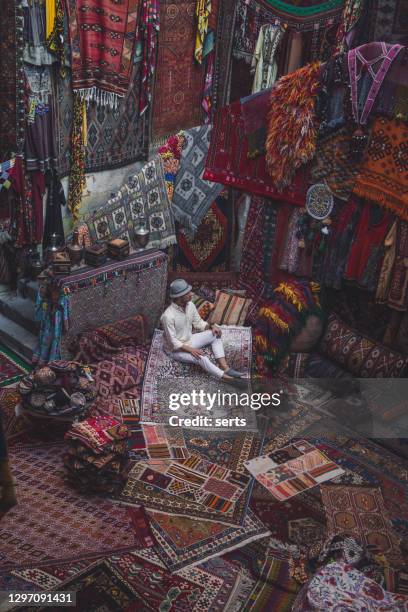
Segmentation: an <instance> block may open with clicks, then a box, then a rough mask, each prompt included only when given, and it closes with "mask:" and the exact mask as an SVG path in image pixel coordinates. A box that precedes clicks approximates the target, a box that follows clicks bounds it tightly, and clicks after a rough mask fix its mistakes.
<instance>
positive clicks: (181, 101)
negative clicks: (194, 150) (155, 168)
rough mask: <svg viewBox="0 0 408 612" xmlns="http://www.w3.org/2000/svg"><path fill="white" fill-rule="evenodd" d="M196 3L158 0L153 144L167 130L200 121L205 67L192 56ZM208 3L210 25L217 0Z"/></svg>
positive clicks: (158, 141)
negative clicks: (159, 1)
mask: <svg viewBox="0 0 408 612" xmlns="http://www.w3.org/2000/svg"><path fill="white" fill-rule="evenodd" d="M196 4H197V2H196V0H179V1H178V2H175V1H174V0H161V3H160V32H159V46H158V48H159V51H158V58H157V69H156V86H155V92H154V103H153V118H152V135H153V138H152V140H153V144H154V145H155V144H162V143H163V142H164V141H165V139H166V137H167V136H169V135H170V134H176V133H177V132H178V131H179V130H181V129H187V128H190V127H194V126H196V125H200V124H201V123H202V121H201V119H202V116H203V109H202V107H201V99H202V95H203V86H204V77H205V67H204V64H203V65H202V66H199V65H198V64H197V63H196V62H195V60H194V45H195V38H196V31H197V18H196V15H195V8H196ZM211 4H212V9H211V15H210V28H211V27H212V28H214V24H215V23H216V17H217V13H218V0H213V1H212V3H211Z"/></svg>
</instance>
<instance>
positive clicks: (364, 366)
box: [319, 314, 408, 378]
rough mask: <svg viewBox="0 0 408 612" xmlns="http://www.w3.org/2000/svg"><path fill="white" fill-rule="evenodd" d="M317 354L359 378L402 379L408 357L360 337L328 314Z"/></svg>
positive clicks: (358, 333) (342, 322)
mask: <svg viewBox="0 0 408 612" xmlns="http://www.w3.org/2000/svg"><path fill="white" fill-rule="evenodd" d="M319 351H320V352H321V353H322V354H323V355H324V356H326V357H328V358H329V359H331V360H333V361H334V362H335V363H337V364H338V365H340V366H341V367H343V368H345V369H346V370H348V371H349V372H351V373H352V374H354V376H356V377H358V378H401V377H403V376H404V375H405V372H406V370H407V366H408V357H405V356H404V355H401V353H397V352H396V351H392V350H391V349H389V348H387V347H386V346H383V345H382V344H379V343H378V342H375V341H374V340H371V339H370V338H367V337H366V336H363V335H362V334H360V332H358V331H356V330H355V329H353V328H352V327H350V326H349V325H348V324H347V323H345V322H344V321H342V319H340V318H339V317H338V316H337V315H336V314H331V315H330V317H329V319H328V322H327V327H326V331H325V333H324V336H323V338H322V340H321V342H320V346H319Z"/></svg>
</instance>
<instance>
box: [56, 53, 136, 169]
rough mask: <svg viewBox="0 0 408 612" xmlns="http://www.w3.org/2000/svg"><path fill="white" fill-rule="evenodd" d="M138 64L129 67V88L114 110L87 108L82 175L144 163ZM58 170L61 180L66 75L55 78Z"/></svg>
mask: <svg viewBox="0 0 408 612" xmlns="http://www.w3.org/2000/svg"><path fill="white" fill-rule="evenodd" d="M140 75H141V61H140V58H139V59H138V61H137V62H136V63H135V65H134V67H133V72H132V76H131V79H130V86H129V89H128V90H127V92H126V95H125V97H124V98H123V99H121V100H120V101H119V103H118V107H117V108H116V109H109V108H106V107H103V106H98V105H97V104H94V103H93V104H89V105H88V108H87V125H88V130H87V135H88V139H87V146H86V148H85V172H99V171H102V170H110V169H113V168H120V167H121V166H127V165H128V164H132V163H134V162H137V161H140V160H145V159H147V149H148V134H147V126H148V116H147V115H146V114H144V115H143V116H142V117H139V110H138V105H139V95H140V94H139V92H140ZM55 81H56V94H55V95H56V100H57V103H56V104H55V106H56V116H57V150H58V166H59V172H60V175H61V176H66V175H67V174H69V171H70V167H71V155H72V154H71V129H72V118H73V109H72V105H73V97H72V86H71V79H70V71H69V70H67V76H66V78H65V79H62V78H58V77H57V78H56V79H55Z"/></svg>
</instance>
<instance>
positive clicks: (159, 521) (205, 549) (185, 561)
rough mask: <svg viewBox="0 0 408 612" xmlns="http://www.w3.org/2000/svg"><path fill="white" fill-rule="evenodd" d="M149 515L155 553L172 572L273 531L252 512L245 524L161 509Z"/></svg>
mask: <svg viewBox="0 0 408 612" xmlns="http://www.w3.org/2000/svg"><path fill="white" fill-rule="evenodd" d="M149 518H150V527H151V529H152V532H153V534H154V537H155V540H156V542H157V547H156V552H157V554H158V556H159V557H160V559H162V561H163V562H164V563H165V564H166V566H167V567H168V568H169V570H170V571H172V572H174V571H177V570H179V569H181V568H183V567H190V566H194V565H197V564H199V563H202V562H203V561H205V560H206V559H211V558H213V557H216V556H219V555H224V554H225V553H226V552H228V551H230V550H233V549H235V548H240V547H241V546H246V545H247V544H249V543H250V542H253V541H255V540H259V539H261V538H265V537H267V536H268V535H269V534H270V532H269V531H268V529H267V528H266V527H265V526H264V525H263V523H262V522H261V521H260V520H259V519H258V518H257V517H256V516H255V514H253V512H251V511H248V513H247V516H246V517H245V520H244V522H243V525H242V527H228V526H226V525H223V524H222V523H216V522H212V521H198V520H196V519H191V518H187V517H181V516H171V515H168V514H162V513H158V512H150V513H149Z"/></svg>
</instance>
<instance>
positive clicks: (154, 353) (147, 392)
mask: <svg viewBox="0 0 408 612" xmlns="http://www.w3.org/2000/svg"><path fill="white" fill-rule="evenodd" d="M222 340H223V344H224V349H225V355H226V359H227V362H228V364H229V366H230V367H232V368H235V369H236V370H238V371H241V372H250V371H251V361H252V338H251V329H250V328H249V327H236V326H232V325H229V326H224V325H223V326H222ZM204 352H205V354H206V355H207V356H208V357H209V358H210V359H211V361H214V358H213V356H212V352H211V348H208V347H206V348H205V349H204ZM197 390H203V391H204V392H205V393H211V394H214V397H215V399H216V401H215V404H214V406H213V408H212V410H211V411H208V410H207V409H206V406H207V404H208V401H207V400H205V399H204V402H203V401H202V400H201V398H200V397H197V401H196V403H195V404H191V405H189V406H180V407H179V409H178V410H177V411H175V412H173V411H172V410H170V409H169V399H170V396H171V395H172V394H176V393H178V394H182V393H189V394H190V395H191V394H192V393H193V391H194V392H197ZM220 392H221V393H226V394H228V393H229V394H231V400H230V401H229V400H228V401H223V399H222V397H221V398H220V399H221V401H218V400H217V398H218V397H219V396H218V394H219V393H220ZM245 393H249V394H250V388H249V379H248V389H247V390H245ZM237 395H239V394H237V390H236V388H234V387H231V386H230V385H228V384H226V383H222V384H220V383H219V381H218V380H217V379H215V378H213V377H211V376H210V375H209V374H207V373H206V372H204V371H203V370H202V369H201V368H200V367H199V366H197V365H194V364H185V363H179V362H177V361H175V360H173V359H171V357H169V356H168V355H167V354H166V353H165V351H164V349H163V332H162V331H160V330H155V333H154V336H153V340H152V344H151V348H150V352H149V357H148V361H147V366H146V371H145V377H144V382H143V393H142V414H141V421H142V422H145V423H168V419H169V417H170V416H174V415H177V417H186V418H190V417H195V416H200V415H204V416H208V417H211V418H212V424H211V425H210V426H209V427H208V426H207V428H206V430H207V431H225V427H222V426H221V425H220V426H217V422H216V419H220V418H235V417H238V418H245V419H246V427H245V431H257V430H258V425H257V417H256V411H255V410H252V409H251V408H250V407H249V406H245V405H239V401H238V399H239V398H238V397H237ZM218 423H220V421H218ZM188 429H200V430H202V429H203V428H202V427H201V426H194V425H193V426H189V427H188ZM229 429H231V430H235V431H237V430H238V431H239V429H241V430H242V428H240V427H239V426H238V425H235V424H232V426H231V427H230V428H229Z"/></svg>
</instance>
